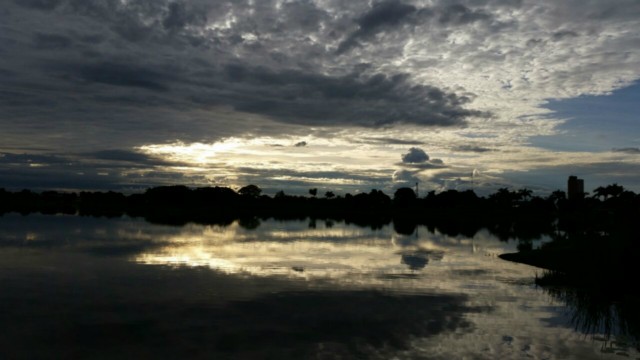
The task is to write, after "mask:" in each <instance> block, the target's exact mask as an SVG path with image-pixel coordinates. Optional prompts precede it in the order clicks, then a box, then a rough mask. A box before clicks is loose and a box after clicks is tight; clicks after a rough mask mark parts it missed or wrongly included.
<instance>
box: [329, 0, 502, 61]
mask: <svg viewBox="0 0 640 360" xmlns="http://www.w3.org/2000/svg"><path fill="white" fill-rule="evenodd" d="M431 21H436V22H437V23H439V24H440V25H441V26H445V27H448V26H461V25H467V24H471V23H474V22H480V21H484V22H487V23H493V22H495V19H494V17H493V16H492V15H491V14H489V13H487V12H484V11H482V10H474V9H470V8H468V7H466V6H464V5H462V4H454V5H444V6H434V7H424V8H417V7H415V6H413V5H410V4H407V3H404V2H402V1H398V0H388V1H382V2H378V3H375V4H374V5H373V6H372V7H371V9H370V10H369V11H368V12H366V13H365V14H363V15H362V16H361V17H359V18H358V19H357V20H356V23H357V24H358V29H357V30H356V31H354V32H353V33H351V34H350V35H349V36H347V38H346V39H345V40H344V41H343V42H342V43H340V45H339V46H338V49H337V53H338V54H343V53H345V52H347V51H349V50H351V49H352V48H354V47H357V46H359V45H361V42H368V41H369V40H370V39H371V38H373V37H374V36H375V35H377V34H379V33H384V32H386V31H392V30H395V29H396V28H400V27H402V26H404V25H410V26H412V27H413V26H416V25H420V24H423V23H427V22H431Z"/></svg>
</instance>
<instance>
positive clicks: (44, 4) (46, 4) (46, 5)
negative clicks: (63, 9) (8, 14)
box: [13, 0, 63, 10]
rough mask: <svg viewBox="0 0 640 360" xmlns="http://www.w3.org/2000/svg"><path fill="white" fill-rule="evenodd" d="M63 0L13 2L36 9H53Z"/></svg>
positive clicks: (15, 0)
mask: <svg viewBox="0 0 640 360" xmlns="http://www.w3.org/2000/svg"><path fill="white" fill-rule="evenodd" d="M62 1H63V0H14V1H13V2H14V3H15V4H16V5H18V6H22V7H26V8H32V9H38V10H53V9H55V8H56V7H57V6H58V5H59V4H60V3H62Z"/></svg>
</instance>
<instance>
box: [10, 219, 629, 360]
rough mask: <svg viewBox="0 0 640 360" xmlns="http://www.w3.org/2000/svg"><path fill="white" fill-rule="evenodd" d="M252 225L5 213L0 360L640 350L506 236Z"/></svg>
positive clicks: (611, 353) (568, 355)
mask: <svg viewBox="0 0 640 360" xmlns="http://www.w3.org/2000/svg"><path fill="white" fill-rule="evenodd" d="M257 225H258V224H257V222H249V223H247V222H244V223H241V224H239V223H233V224H231V225H229V226H203V225H187V226H183V227H173V226H165V225H154V224H149V223H146V222H144V221H143V220H138V219H130V218H122V219H101V218H85V217H74V216H45V215H29V216H20V215H15V214H8V215H4V216H2V217H0V304H1V305H2V306H1V308H0V324H1V325H0V358H2V359H11V358H83V357H84V358H115V357H121V358H216V359H220V358H229V359H253V358H258V359H263V358H273V359H283V358H297V359H306V358H315V359H333V358H344V359H350V358H366V359H371V358H380V359H392V358H394V359H421V358H424V359H462V358H468V359H497V358H511V359H518V358H523V359H524V358H526V359H530V358H533V359H600V358H603V359H606V358H622V357H627V356H630V357H632V358H640V354H638V352H636V351H635V350H634V348H633V346H630V345H629V344H627V343H625V341H626V339H625V338H624V337H617V338H616V337H611V338H606V337H605V335H604V334H599V333H598V331H597V329H596V331H595V333H591V334H584V333H583V332H581V331H579V330H580V329H578V331H576V329H575V328H576V326H578V327H579V324H576V321H575V319H576V310H575V309H572V308H571V307H567V306H565V304H564V303H562V302H561V301H559V300H557V299H555V298H553V297H551V296H550V295H549V294H548V293H547V292H545V291H543V290H542V289H540V288H536V286H535V285H534V283H533V281H534V277H535V275H536V273H537V274H541V271H540V270H539V269H536V268H533V267H530V266H526V265H520V264H515V263H510V262H506V261H504V260H501V259H499V258H498V257H497V255H498V254H501V253H504V252H513V251H516V246H517V243H516V242H514V241H512V242H500V241H498V240H497V239H496V238H494V237H493V236H491V235H490V234H488V233H483V232H480V233H478V234H476V235H475V236H474V237H473V238H465V237H450V236H446V235H442V234H439V233H438V232H435V233H431V232H429V231H428V230H427V229H426V228H418V230H417V232H416V233H414V234H412V235H400V234H397V233H396V232H395V231H394V230H393V228H392V227H391V226H387V227H383V228H381V229H375V230H372V229H370V228H363V227H358V226H355V225H347V224H343V223H335V224H332V223H325V222H324V221H317V222H316V223H315V224H311V225H312V226H310V224H309V222H308V221H289V222H279V221H273V220H270V221H262V222H261V223H260V224H259V226H257ZM256 226H257V227H256Z"/></svg>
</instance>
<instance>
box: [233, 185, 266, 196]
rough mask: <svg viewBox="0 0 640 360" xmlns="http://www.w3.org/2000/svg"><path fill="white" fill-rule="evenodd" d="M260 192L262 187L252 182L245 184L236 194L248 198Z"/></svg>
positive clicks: (258, 194)
mask: <svg viewBox="0 0 640 360" xmlns="http://www.w3.org/2000/svg"><path fill="white" fill-rule="evenodd" d="M260 193H262V189H260V188H259V187H257V186H256V185H253V184H251V185H247V186H245V187H243V188H241V189H240V190H238V194H240V195H242V196H246V197H250V198H257V197H258V196H260Z"/></svg>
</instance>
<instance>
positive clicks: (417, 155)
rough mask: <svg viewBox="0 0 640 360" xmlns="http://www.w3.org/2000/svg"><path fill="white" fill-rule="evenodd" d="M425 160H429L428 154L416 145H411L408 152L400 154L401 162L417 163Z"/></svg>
mask: <svg viewBox="0 0 640 360" xmlns="http://www.w3.org/2000/svg"><path fill="white" fill-rule="evenodd" d="M427 161H429V155H427V153H426V152H424V150H422V149H420V148H417V147H412V148H411V149H409V152H408V153H406V154H403V155H402V162H403V163H405V164H407V163H408V164H419V163H424V162H427Z"/></svg>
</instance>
